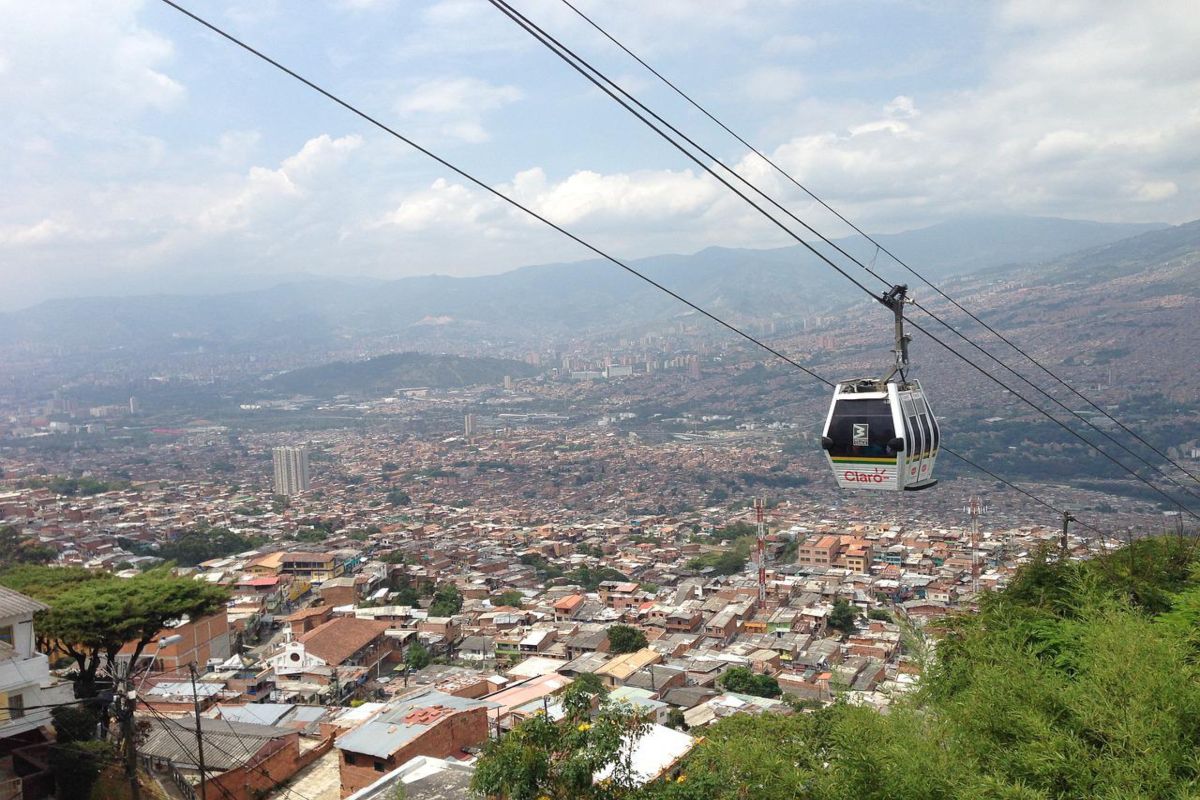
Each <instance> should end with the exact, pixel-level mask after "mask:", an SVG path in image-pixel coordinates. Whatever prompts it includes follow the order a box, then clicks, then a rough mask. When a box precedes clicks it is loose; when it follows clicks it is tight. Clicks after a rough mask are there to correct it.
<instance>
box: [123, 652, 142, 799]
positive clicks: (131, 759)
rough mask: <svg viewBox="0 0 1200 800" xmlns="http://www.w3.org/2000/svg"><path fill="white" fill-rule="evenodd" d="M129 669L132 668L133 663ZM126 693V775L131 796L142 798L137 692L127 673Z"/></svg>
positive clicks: (124, 713) (124, 733) (124, 708)
mask: <svg viewBox="0 0 1200 800" xmlns="http://www.w3.org/2000/svg"><path fill="white" fill-rule="evenodd" d="M129 669H132V664H131V665H130V667H129ZM124 682H125V693H124V698H123V699H122V701H121V736H123V737H124V738H125V777H126V778H128V779H129V797H130V798H131V800H141V796H142V787H141V786H140V785H139V784H138V774H137V773H138V769H137V733H136V730H137V726H136V725H135V724H134V719H133V710H134V709H135V708H136V707H137V692H136V691H134V689H133V686H132V682H131V681H130V674H129V671H128V670H127V671H126V673H125V681H124Z"/></svg>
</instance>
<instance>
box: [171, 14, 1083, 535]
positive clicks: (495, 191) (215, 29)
mask: <svg viewBox="0 0 1200 800" xmlns="http://www.w3.org/2000/svg"><path fill="white" fill-rule="evenodd" d="M162 2H163V3H164V4H166V5H168V6H170V7H172V8H174V9H175V10H176V11H179V12H180V13H182V14H183V15H185V16H187V17H189V18H191V19H192V20H194V21H195V22H197V23H199V24H201V25H203V26H204V27H206V28H208V29H209V30H211V31H213V32H214V33H216V34H217V35H219V36H221V37H222V38H224V39H226V40H228V41H229V42H232V43H233V44H235V45H237V46H238V47H240V48H242V49H243V50H245V51H247V52H249V53H251V54H252V55H254V56H256V57H258V58H259V59H261V60H263V61H265V62H267V63H268V64H270V65H271V66H273V67H275V68H276V69H278V70H279V71H281V72H283V73H284V74H286V75H288V76H290V77H292V78H294V79H295V80H297V81H299V82H300V83H303V84H304V85H305V86H308V87H309V88H310V89H312V90H313V91H315V92H317V93H318V94H321V95H323V96H324V97H326V98H327V99H329V100H331V101H333V102H334V103H336V104H338V105H339V106H342V107H343V108H345V109H346V110H347V111H349V112H351V113H352V114H354V115H355V116H358V117H360V118H361V119H363V120H365V121H366V122H369V123H370V124H371V125H374V126H375V127H377V128H379V129H380V130H382V131H384V132H385V133H387V134H389V135H390V136H393V137H395V138H396V139H398V140H399V141H402V142H404V143H405V144H407V145H408V146H409V147H412V148H413V149H414V150H416V151H418V152H420V153H422V154H423V155H425V156H427V157H428V158H430V159H432V160H433V161H436V162H437V163H438V164H441V165H442V166H443V167H445V168H446V169H448V170H450V171H451V172H454V173H455V174H456V175H459V176H460V177H462V178H463V179H465V180H467V181H469V182H470V183H472V184H474V185H475V186H478V187H479V188H481V189H483V190H484V191H485V192H487V193H489V194H491V195H493V196H494V197H496V198H498V199H500V200H502V201H504V202H505V203H507V204H509V205H511V206H513V207H514V208H516V209H518V210H520V211H522V212H524V213H525V214H528V215H529V216H531V217H533V218H534V219H536V220H538V221H539V222H541V223H543V224H544V225H546V226H548V227H550V228H552V229H554V230H555V231H557V232H559V233H561V234H562V235H563V236H566V237H567V238H568V239H571V240H572V241H574V242H576V243H577V244H579V245H581V246H582V247H584V248H586V249H587V250H589V251H591V252H593V253H595V254H596V255H598V256H600V257H601V258H603V259H604V260H606V261H609V262H611V263H612V264H614V265H616V266H618V267H620V268H621V269H623V270H625V271H626V272H628V273H629V274H631V275H633V276H635V277H637V278H639V279H641V280H642V281H645V282H646V283H648V284H650V285H651V286H653V287H655V288H656V289H659V290H660V291H662V292H664V293H666V294H668V295H670V296H671V297H673V298H675V299H676V300H678V301H679V302H681V303H683V304H684V305H686V306H688V307H689V308H691V309H693V310H695V311H696V312H698V313H700V314H702V315H703V316H705V317H707V318H708V319H710V320H712V321H714V322H716V323H717V324H719V325H721V326H722V327H724V328H726V329H728V330H730V331H732V332H733V333H735V334H737V335H738V336H740V337H742V338H743V339H746V340H747V341H749V342H751V343H752V344H755V345H757V346H758V347H761V348H762V349H763V350H765V351H767V352H769V353H771V354H772V355H774V356H775V357H777V358H779V359H781V360H782V361H784V362H786V363H788V364H790V365H791V366H793V367H795V368H796V369H799V370H800V371H802V372H804V373H805V374H807V375H809V376H810V377H812V378H814V379H816V380H818V381H820V382H821V383H823V384H825V385H826V386H833V385H834V384H833V382H832V381H830V380H828V379H826V378H824V377H823V376H821V375H819V374H817V373H816V372H814V371H813V370H811V369H809V368H808V367H805V366H804V365H802V364H800V363H799V362H797V361H795V360H794V359H792V358H790V357H788V356H786V355H784V354H783V353H781V352H780V351H778V350H776V349H775V348H773V347H771V346H770V345H767V344H766V343H764V342H762V341H760V340H759V339H757V338H756V337H754V336H752V335H750V334H748V333H746V332H745V331H742V330H741V329H740V328H738V327H736V326H734V325H732V324H731V323H728V322H726V321H725V320H723V319H721V318H720V317H718V316H716V315H715V314H713V313H712V312H710V311H708V310H706V309H704V308H701V307H700V306H698V305H696V304H695V303H693V302H692V301H690V300H687V299H686V298H684V297H682V296H680V295H679V294H678V293H676V292H674V291H672V290H671V289H668V288H667V287H666V286H663V285H662V284H660V283H658V282H657V281H655V280H653V279H652V278H650V277H649V276H647V275H645V274H644V273H642V272H639V271H638V270H636V269H634V268H633V267H631V266H629V265H628V264H626V263H624V262H623V261H621V260H619V259H617V258H616V257H615V256H612V255H609V254H608V253H606V252H605V251H603V250H601V249H600V248H598V247H596V246H595V245H593V244H591V243H590V242H587V241H586V240H584V239H582V238H580V237H579V236H577V235H575V234H574V233H571V232H570V231H568V230H567V229H565V228H563V227H562V226H560V225H558V224H556V223H554V222H552V221H551V220H549V219H548V218H546V217H544V216H542V215H541V214H539V213H537V212H536V211H534V210H532V209H531V208H529V207H527V206H525V205H523V204H521V203H520V202H518V201H517V200H515V199H513V198H511V197H509V196H508V195H506V194H504V193H503V192H501V191H500V190H498V189H496V188H494V187H492V186H489V185H488V184H487V183H485V182H483V181H482V180H481V179H479V178H476V177H475V176H474V175H471V174H470V173H468V172H466V171H465V170H463V169H462V168H460V167H457V166H455V165H454V164H452V163H450V162H449V161H447V160H446V159H444V158H442V157H441V156H438V155H437V154H435V153H433V152H432V151H430V150H428V149H427V148H425V147H422V146H421V145H419V144H417V143H416V142H415V141H413V140H412V139H410V138H408V137H407V136H404V135H403V134H401V133H399V132H398V131H396V130H394V129H393V128H391V127H389V126H387V125H386V124H384V123H383V122H380V121H379V120H377V119H376V118H374V117H372V116H371V115H369V114H367V113H366V112H364V111H362V110H360V109H358V108H357V107H356V106H354V105H352V104H351V103H349V102H348V101H346V100H343V99H342V98H340V97H338V96H337V95H335V94H333V93H332V92H330V91H328V90H326V89H324V88H322V87H321V86H319V85H317V84H316V83H314V82H312V81H310V80H309V79H307V78H305V77H304V76H302V75H300V74H299V73H297V72H295V71H294V70H292V69H290V68H288V67H286V66H284V65H283V64H281V63H279V62H278V61H276V60H275V59H273V58H271V57H270V56H267V55H266V54H264V53H262V52H261V51H259V50H256V49H255V48H254V47H252V46H250V45H249V44H246V43H245V42H243V41H242V40H240V39H238V38H237V37H235V36H233V35H232V34H230V33H228V32H226V31H225V30H223V29H221V28H219V27H218V26H216V25H214V24H213V23H211V22H209V21H207V20H206V19H204V18H202V17H200V16H198V15H196V14H194V13H192V12H191V11H189V10H188V9H186V8H184V7H183V6H180V5H179V4H178V3H176V2H174V0H162ZM734 191H736V190H734ZM777 224H778V223H777ZM784 229H785V230H787V229H786V227H785V228H784ZM793 235H794V234H793ZM804 244H805V246H808V247H810V249H812V248H811V246H809V245H808V243H807V242H805V243H804ZM814 252H817V251H815V250H814ZM817 255H820V253H817ZM822 258H823V256H822ZM824 260H826V261H828V259H824ZM834 266H835V268H837V267H836V265H834ZM839 271H840V270H839ZM847 277H849V276H847ZM850 280H852V281H854V279H853V278H850ZM854 282H855V283H856V284H857V283H858V282H857V281H854ZM868 294H870V292H869V291H868ZM941 449H942V450H944V451H945V452H947V453H949V454H950V455H952V456H954V457H956V458H958V459H960V460H962V461H963V462H965V463H967V464H969V465H970V466H973V467H975V468H976V469H978V470H980V471H981V472H983V473H984V474H986V475H989V476H990V477H992V478H994V479H996V480H998V481H1000V482H1001V483H1003V484H1004V485H1006V486H1008V487H1009V488H1011V489H1013V490H1015V491H1017V492H1019V493H1020V494H1022V495H1025V496H1027V497H1029V498H1031V499H1033V500H1035V501H1036V502H1037V503H1038V504H1040V505H1042V506H1045V507H1046V508H1049V509H1051V510H1052V511H1054V512H1055V514H1056V515H1058V514H1062V511H1061V510H1060V509H1058V508H1056V507H1055V506H1053V505H1051V504H1050V503H1047V502H1046V501H1044V500H1042V499H1040V498H1038V497H1036V496H1035V495H1033V494H1032V493H1030V492H1028V491H1026V490H1024V489H1022V488H1020V487H1019V486H1017V485H1016V484H1015V483H1013V482H1011V481H1009V480H1006V479H1004V478H1001V477H1000V476H998V475H996V474H995V473H994V472H992V471H991V470H988V469H985V468H983V467H982V466H980V465H979V464H977V463H976V462H974V461H973V460H971V459H969V458H967V457H966V456H963V455H960V454H959V453H957V452H955V451H954V450H952V449H951V448H949V447H947V446H945V445H943V446H942V447H941ZM1079 524H1080V525H1081V526H1083V527H1086V528H1089V529H1090V530H1093V531H1095V532H1097V533H1100V534H1102V533H1103V532H1102V531H1100V530H1099V529H1098V528H1096V527H1094V526H1092V525H1090V524H1088V523H1086V522H1083V521H1080V522H1079Z"/></svg>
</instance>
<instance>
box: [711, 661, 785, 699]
mask: <svg viewBox="0 0 1200 800" xmlns="http://www.w3.org/2000/svg"><path fill="white" fill-rule="evenodd" d="M720 680H721V686H722V687H723V688H724V689H725V690H726V691H728V692H737V693H738V694H752V695H754V696H755V697H779V695H780V694H781V693H782V692H781V690H780V689H779V681H777V680H775V679H774V678H772V677H771V676H770V675H759V674H757V673H754V672H751V671H750V670H748V669H747V668H745V667H734V668H733V669H731V670H729V671H728V672H726V673H725V674H724V675H722V676H721V679H720Z"/></svg>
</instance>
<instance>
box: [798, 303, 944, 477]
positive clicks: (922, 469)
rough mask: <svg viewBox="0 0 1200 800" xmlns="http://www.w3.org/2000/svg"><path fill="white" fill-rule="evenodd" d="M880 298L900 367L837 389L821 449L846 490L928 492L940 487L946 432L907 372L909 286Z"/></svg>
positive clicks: (847, 383)
mask: <svg viewBox="0 0 1200 800" xmlns="http://www.w3.org/2000/svg"><path fill="white" fill-rule="evenodd" d="M878 299H879V302H881V303H883V304H884V305H885V306H887V307H888V308H889V309H891V310H892V313H893V315H894V316H895V325H896V349H895V350H893V351H892V352H893V353H894V354H895V356H896V363H895V366H893V367H892V370H891V372H889V373H888V374H887V375H886V376H885V377H883V378H858V379H855V380H851V381H842V382H841V383H839V384H838V385H837V386H836V387H834V390H833V402H832V403H830V404H829V414H828V415H826V417H825V429H824V431H823V432H822V435H821V447H822V449H823V450H824V451H825V458H826V460H827V461H828V462H829V466H830V468H831V469H832V470H833V477H834V479H835V480H836V481H837V484H838V486H839V487H840V488H842V489H883V490H888V491H898V490H900V489H910V490H915V489H928V488H929V487H930V486H933V485H934V484H935V483H937V481H936V480H934V478H933V465H934V462H935V461H936V460H937V454H938V447H939V446H940V445H941V438H942V434H941V430H940V429H939V428H938V422H937V418H936V417H934V416H933V409H932V408H930V406H929V401H928V399H926V397H925V392H924V390H923V389H922V388H921V383H920V381H917V380H909V378H908V375H907V374H906V373H907V370H908V367H909V362H908V342H909V337H908V336H907V335H905V333H904V304H905V303H906V302H908V287H907V286H903V285H899V284H898V285H896V286H893V287H892V288H891V289H890V290H888V291H887V292H884V293H883V294H882V295H880V297H879V298H878Z"/></svg>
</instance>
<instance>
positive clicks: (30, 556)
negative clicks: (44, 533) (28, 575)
mask: <svg viewBox="0 0 1200 800" xmlns="http://www.w3.org/2000/svg"><path fill="white" fill-rule="evenodd" d="M0 553H3V554H4V560H5V561H10V560H11V562H10V563H15V564H45V563H47V562H49V561H54V560H55V559H56V558H57V557H58V551H57V550H55V549H54V548H53V547H50V546H48V545H41V544H38V542H37V540H36V539H33V538H31V537H27V536H22V535H21V532H20V531H19V530H17V527H16V526H15V525H0Z"/></svg>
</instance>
